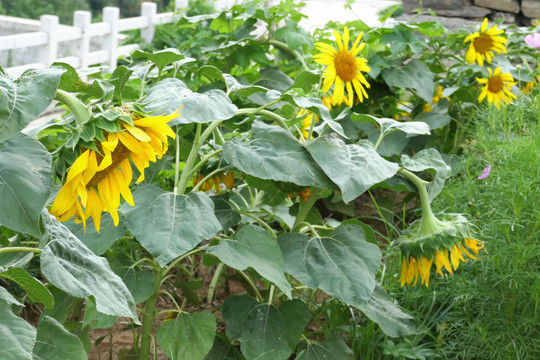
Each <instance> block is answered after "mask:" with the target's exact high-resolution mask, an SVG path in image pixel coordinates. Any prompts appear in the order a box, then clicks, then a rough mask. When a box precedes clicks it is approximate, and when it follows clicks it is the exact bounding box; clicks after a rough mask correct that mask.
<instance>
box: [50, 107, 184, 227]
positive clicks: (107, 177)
mask: <svg viewBox="0 0 540 360" xmlns="http://www.w3.org/2000/svg"><path fill="white" fill-rule="evenodd" d="M178 115H180V114H179V113H178V112H175V113H173V114H171V115H168V116H150V117H139V118H137V116H132V117H134V118H135V120H133V126H132V125H130V124H127V123H125V122H121V129H122V130H121V131H120V132H116V133H107V134H105V138H106V141H101V142H100V141H98V140H96V143H95V145H96V147H97V149H98V151H96V150H91V149H87V150H85V151H83V152H82V153H81V155H80V156H79V157H78V158H77V159H76V160H75V162H74V163H73V165H72V166H71V168H70V169H69V172H68V174H67V178H66V183H65V184H64V185H63V186H62V188H61V189H60V191H59V192H58V195H57V196H56V199H55V200H54V202H53V204H52V206H51V209H50V211H49V212H50V213H51V214H52V215H54V216H56V218H57V219H58V221H67V220H69V219H71V218H72V217H73V216H75V221H76V222H82V223H83V226H84V228H85V230H86V220H87V219H88V218H89V217H92V219H93V220H94V225H95V227H96V230H97V231H98V232H99V228H100V223H101V213H102V212H104V211H105V212H108V213H110V214H111V216H112V218H113V220H114V225H115V226H117V225H118V222H119V217H118V212H117V209H118V206H119V205H120V196H122V197H123V198H124V200H125V201H126V202H127V203H128V204H130V205H132V206H133V205H134V203H133V196H132V194H131V191H130V189H129V184H130V183H131V180H132V177H133V175H132V171H131V164H130V160H131V162H132V163H133V164H134V165H135V166H136V167H137V169H138V170H139V172H140V173H141V175H140V176H139V178H138V179H137V182H140V181H142V180H144V169H145V168H146V167H148V165H149V162H150V161H152V162H155V161H156V159H160V158H161V157H162V156H163V154H165V152H166V151H167V147H168V139H167V137H171V138H173V139H174V138H175V133H174V132H173V131H172V129H171V128H170V127H169V125H167V123H168V122H169V121H171V120H172V119H174V118H176V117H177V116H178Z"/></svg>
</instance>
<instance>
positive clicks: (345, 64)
mask: <svg viewBox="0 0 540 360" xmlns="http://www.w3.org/2000/svg"><path fill="white" fill-rule="evenodd" d="M362 36H363V33H362V32H361V33H360V34H359V35H358V36H357V37H356V40H355V41H354V43H353V45H352V47H351V49H350V50H349V29H348V28H347V27H346V28H345V30H344V31H343V37H341V35H340V34H339V33H338V32H337V31H334V37H335V38H336V43H337V46H338V49H337V50H336V49H335V48H333V47H332V46H330V45H328V44H326V43H323V42H318V43H316V44H315V47H316V48H317V50H319V51H321V52H322V54H317V55H315V56H314V57H313V58H314V60H315V62H317V63H319V64H322V65H326V66H327V67H326V69H325V70H324V74H323V78H324V82H323V91H325V92H328V91H329V90H330V88H331V87H332V85H334V90H333V93H332V100H333V102H334V105H335V104H341V103H343V101H344V99H347V100H348V102H349V104H353V97H354V92H356V95H357V96H358V99H359V100H360V102H362V101H363V100H364V98H366V99H367V97H368V94H367V92H366V90H365V88H364V87H366V88H369V87H370V86H369V83H368V82H367V80H366V78H365V77H364V75H363V73H365V72H368V71H370V69H369V66H368V65H367V60H366V59H365V58H363V57H357V55H358V53H359V52H360V51H361V50H362V49H363V48H364V47H365V45H366V44H365V43H362V44H360V40H362ZM345 88H347V96H345ZM353 88H354V91H353Z"/></svg>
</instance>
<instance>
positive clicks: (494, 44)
mask: <svg viewBox="0 0 540 360" xmlns="http://www.w3.org/2000/svg"><path fill="white" fill-rule="evenodd" d="M487 27H488V19H487V18H485V19H484V21H483V22H482V26H481V27H480V31H479V32H475V33H473V34H471V35H469V36H467V37H466V38H465V40H464V43H467V42H470V45H469V49H468V50H467V53H466V54H465V60H466V61H467V62H468V63H469V64H472V63H474V62H475V61H476V62H477V63H478V65H480V66H483V65H484V61H486V62H487V63H488V64H490V63H491V60H492V59H493V56H494V55H493V52H496V53H497V54H500V53H505V54H506V47H505V44H506V42H507V40H506V38H505V37H503V36H500V35H501V34H504V30H497V25H493V26H492V27H490V28H489V29H488V28H487Z"/></svg>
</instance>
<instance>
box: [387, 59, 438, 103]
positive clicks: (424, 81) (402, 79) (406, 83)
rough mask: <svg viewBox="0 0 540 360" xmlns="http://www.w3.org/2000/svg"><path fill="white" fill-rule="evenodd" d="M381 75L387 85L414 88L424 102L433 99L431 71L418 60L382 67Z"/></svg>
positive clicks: (429, 101)
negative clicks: (390, 67)
mask: <svg viewBox="0 0 540 360" xmlns="http://www.w3.org/2000/svg"><path fill="white" fill-rule="evenodd" d="M381 75H382V77H383V79H384V81H386V83H387V84H388V85H389V86H395V87H398V88H401V89H414V90H416V92H417V93H418V95H419V96H420V97H421V98H422V99H424V100H425V101H426V102H428V103H431V101H432V100H433V92H434V90H435V87H434V85H433V78H434V75H433V73H432V72H431V71H430V70H429V67H428V66H427V65H426V64H424V63H423V62H422V61H420V60H412V61H410V62H409V63H407V65H405V66H400V67H397V68H392V69H384V70H382V72H381Z"/></svg>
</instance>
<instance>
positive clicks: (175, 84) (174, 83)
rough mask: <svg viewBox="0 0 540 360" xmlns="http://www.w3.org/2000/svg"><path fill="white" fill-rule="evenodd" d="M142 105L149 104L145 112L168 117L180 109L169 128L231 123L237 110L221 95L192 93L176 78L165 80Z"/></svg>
mask: <svg viewBox="0 0 540 360" xmlns="http://www.w3.org/2000/svg"><path fill="white" fill-rule="evenodd" d="M144 102H145V103H146V104H148V105H146V107H145V108H144V109H145V111H148V112H154V114H155V115H169V114H171V113H173V112H175V111H176V110H178V109H179V108H180V107H181V106H182V105H183V107H182V110H181V111H180V112H181V113H182V114H181V115H180V116H178V117H177V118H175V119H173V120H171V121H170V122H169V125H171V126H172V125H177V124H189V123H208V122H211V121H214V120H220V119H221V120H223V119H230V118H231V117H233V116H234V114H236V110H237V107H236V105H234V104H233V103H232V102H231V100H230V99H229V97H228V96H227V94H225V93H224V92H223V91H221V90H217V89H212V90H209V91H207V92H204V93H202V94H201V93H197V92H193V91H191V90H190V89H189V88H188V87H187V86H186V84H184V83H183V82H182V81H180V80H178V79H176V78H168V79H164V80H161V81H160V82H158V83H157V84H156V85H154V86H152V87H151V88H150V89H148V92H147V96H146V98H145V99H144Z"/></svg>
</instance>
